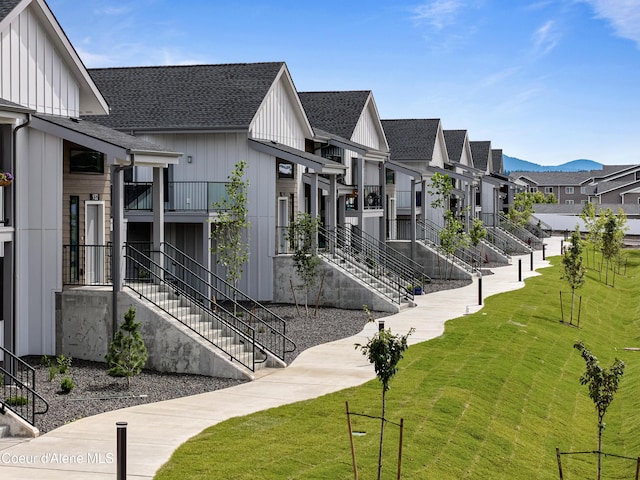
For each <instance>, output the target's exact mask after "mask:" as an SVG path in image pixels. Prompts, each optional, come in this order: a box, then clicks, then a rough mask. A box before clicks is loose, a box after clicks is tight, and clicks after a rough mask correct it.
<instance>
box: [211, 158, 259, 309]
mask: <svg viewBox="0 0 640 480" xmlns="http://www.w3.org/2000/svg"><path fill="white" fill-rule="evenodd" d="M246 169H247V162H245V161H244V160H240V161H239V162H238V163H236V164H235V166H234V169H233V171H232V172H231V174H230V175H229V176H228V177H227V179H228V182H227V184H226V185H225V190H226V194H227V195H226V197H225V198H223V199H222V200H220V201H218V202H215V203H214V204H213V208H214V209H215V210H217V212H218V216H217V217H216V218H215V219H214V220H213V224H214V232H213V236H214V237H215V240H216V242H215V247H213V248H212V251H213V253H215V254H216V257H217V262H218V263H219V264H221V265H222V266H224V267H225V268H226V272H227V279H229V281H230V283H231V284H232V285H233V287H234V291H233V300H234V307H233V308H234V314H235V313H236V305H235V300H236V298H237V295H236V291H235V289H236V288H238V282H239V281H240V278H241V277H242V272H243V269H244V264H245V263H247V260H248V259H249V244H248V243H247V242H246V240H245V239H244V238H243V233H245V231H246V230H247V229H248V228H250V227H251V224H250V222H249V220H248V218H247V217H248V209H247V195H248V190H249V181H248V180H245V179H244V174H245V170H246Z"/></svg>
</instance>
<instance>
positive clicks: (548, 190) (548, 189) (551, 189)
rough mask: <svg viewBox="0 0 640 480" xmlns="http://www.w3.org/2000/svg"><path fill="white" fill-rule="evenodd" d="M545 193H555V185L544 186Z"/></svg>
mask: <svg viewBox="0 0 640 480" xmlns="http://www.w3.org/2000/svg"><path fill="white" fill-rule="evenodd" d="M544 193H545V195H548V194H550V193H553V187H544Z"/></svg>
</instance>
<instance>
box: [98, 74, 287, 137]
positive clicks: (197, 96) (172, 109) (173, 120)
mask: <svg viewBox="0 0 640 480" xmlns="http://www.w3.org/2000/svg"><path fill="white" fill-rule="evenodd" d="M283 66H284V62H271V63H239V64H225V65H188V66H169V67H130V68H104V69H91V70H89V73H90V74H91V77H92V78H93V80H94V81H95V83H96V85H97V86H98V89H99V90H100V91H101V92H102V94H103V95H104V97H105V98H106V100H107V103H108V104H109V107H110V115H108V116H93V117H87V118H88V119H90V120H92V121H95V122H98V123H101V124H103V125H106V126H108V127H112V128H118V129H131V130H144V129H185V128H186V129H188V128H193V129H225V128H226V129H229V128H238V129H245V128H248V127H249V124H250V123H251V120H252V119H253V117H254V115H255V114H256V112H257V110H258V108H259V107H260V104H261V103H262V101H263V100H264V98H265V96H266V94H267V92H268V90H269V88H270V87H271V85H272V84H273V82H274V81H275V79H276V76H277V75H278V73H279V72H280V70H281V69H282V68H283Z"/></svg>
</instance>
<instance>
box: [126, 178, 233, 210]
mask: <svg viewBox="0 0 640 480" xmlns="http://www.w3.org/2000/svg"><path fill="white" fill-rule="evenodd" d="M226 185H227V182H167V183H166V184H165V191H164V207H165V210H168V211H175V212H206V213H211V212H214V211H216V209H215V208H214V204H216V203H218V202H220V201H222V200H223V199H226V198H227V189H226ZM124 199H125V203H124V208H125V210H127V211H151V210H153V183H151V182H127V183H125V185H124Z"/></svg>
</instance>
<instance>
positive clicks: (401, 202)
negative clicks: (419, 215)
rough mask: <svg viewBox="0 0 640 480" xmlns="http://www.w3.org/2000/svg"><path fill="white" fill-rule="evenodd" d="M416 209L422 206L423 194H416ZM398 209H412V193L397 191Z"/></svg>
mask: <svg viewBox="0 0 640 480" xmlns="http://www.w3.org/2000/svg"><path fill="white" fill-rule="evenodd" d="M415 204H416V207H421V206H422V192H421V191H418V192H416V199H415ZM396 208H407V209H409V208H411V191H407V190H398V191H396Z"/></svg>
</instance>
